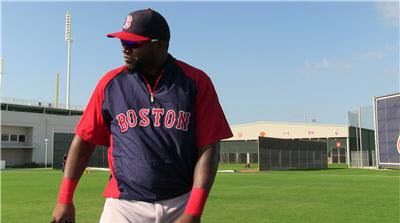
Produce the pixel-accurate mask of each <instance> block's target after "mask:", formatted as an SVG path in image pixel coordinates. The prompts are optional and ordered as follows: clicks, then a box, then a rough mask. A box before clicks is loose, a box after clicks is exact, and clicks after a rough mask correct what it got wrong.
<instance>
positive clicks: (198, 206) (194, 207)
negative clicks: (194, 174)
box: [185, 187, 208, 216]
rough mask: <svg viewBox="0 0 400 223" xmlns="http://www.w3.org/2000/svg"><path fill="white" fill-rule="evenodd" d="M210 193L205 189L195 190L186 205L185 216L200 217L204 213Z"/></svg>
mask: <svg viewBox="0 0 400 223" xmlns="http://www.w3.org/2000/svg"><path fill="white" fill-rule="evenodd" d="M207 196H208V193H207V191H206V190H205V189H203V188H199V187H197V188H193V189H192V192H191V193H190V197H189V200H188V202H187V205H186V209H185V214H189V215H192V216H200V215H201V214H202V213H203V209H204V205H205V204H206V200H207Z"/></svg>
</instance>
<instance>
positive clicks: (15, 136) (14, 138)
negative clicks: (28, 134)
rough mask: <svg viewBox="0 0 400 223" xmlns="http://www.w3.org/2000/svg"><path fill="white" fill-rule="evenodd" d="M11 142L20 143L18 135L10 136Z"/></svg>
mask: <svg viewBox="0 0 400 223" xmlns="http://www.w3.org/2000/svg"><path fill="white" fill-rule="evenodd" d="M10 142H18V135H10Z"/></svg>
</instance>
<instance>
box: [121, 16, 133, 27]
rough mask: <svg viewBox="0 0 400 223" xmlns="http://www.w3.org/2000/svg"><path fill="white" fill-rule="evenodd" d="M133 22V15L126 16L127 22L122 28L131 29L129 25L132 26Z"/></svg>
mask: <svg viewBox="0 0 400 223" xmlns="http://www.w3.org/2000/svg"><path fill="white" fill-rule="evenodd" d="M131 24H132V16H131V15H128V16H127V17H126V20H125V24H124V26H123V27H122V28H124V29H129V27H131Z"/></svg>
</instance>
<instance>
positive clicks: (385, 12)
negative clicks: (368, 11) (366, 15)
mask: <svg viewBox="0 0 400 223" xmlns="http://www.w3.org/2000/svg"><path fill="white" fill-rule="evenodd" d="M375 4H376V5H375V8H376V10H377V11H378V13H379V15H380V16H381V18H382V19H383V21H384V22H385V23H387V24H389V25H393V26H398V25H399V24H400V15H399V14H400V6H399V1H398V0H397V1H379V2H376V3H375Z"/></svg>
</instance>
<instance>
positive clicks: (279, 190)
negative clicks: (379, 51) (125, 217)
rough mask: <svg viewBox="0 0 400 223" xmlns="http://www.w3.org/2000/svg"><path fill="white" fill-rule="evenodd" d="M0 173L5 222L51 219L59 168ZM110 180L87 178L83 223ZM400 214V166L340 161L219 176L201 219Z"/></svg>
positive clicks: (81, 202) (308, 222)
mask: <svg viewBox="0 0 400 223" xmlns="http://www.w3.org/2000/svg"><path fill="white" fill-rule="evenodd" d="M238 168H240V166H238V167H237V168H235V166H225V165H221V166H220V169H238ZM252 168H253V167H252ZM1 177H2V179H1V180H2V194H1V195H2V196H1V199H2V207H1V212H2V213H1V214H2V222H5V223H8V222H11V223H14V222H15V223H19V222H49V219H50V216H51V212H52V209H53V207H54V204H55V201H56V196H57V192H58V186H59V182H60V179H61V177H62V173H61V172H60V171H55V170H38V169H36V170H34V169H30V170H6V171H2V172H1ZM107 180H108V173H106V172H90V173H89V174H85V175H84V176H83V177H82V179H81V182H80V184H79V187H78V189H77V192H76V199H75V205H76V208H77V220H78V222H80V223H91V222H98V219H99V216H100V214H101V211H102V206H103V202H104V199H103V198H102V197H101V193H102V190H103V188H104V186H105V183H106V181H107ZM399 219H400V171H394V170H387V171H383V170H364V169H347V168H343V166H339V167H333V168H330V169H327V170H313V171H268V172H262V173H220V174H218V175H217V178H216V181H215V184H214V187H213V190H212V192H211V194H210V197H209V200H208V202H207V206H206V210H205V212H204V215H203V218H202V220H203V221H202V222H203V223H207V222H215V223H225V222H226V223H228V222H241V223H242V222H244V223H249V222H254V223H261V222H277V223H285V222H291V223H292V222H296V223H297V222H300V223H301V222H304V223H312V222H318V223H325V222H326V223H330V222H340V223H342V222H343V223H344V222H346V223H347V222H354V223H356V222H357V223H358V222H362V223H367V222H371V223H372V222H385V223H391V222H393V223H398V222H399Z"/></svg>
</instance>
